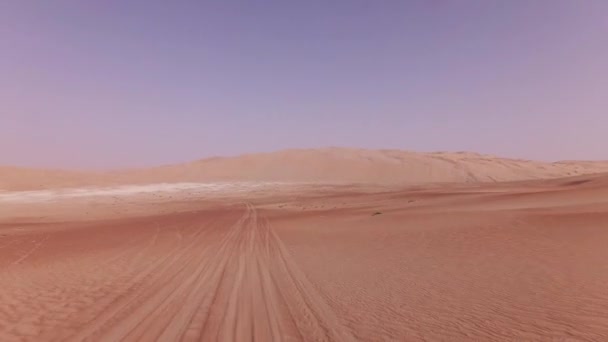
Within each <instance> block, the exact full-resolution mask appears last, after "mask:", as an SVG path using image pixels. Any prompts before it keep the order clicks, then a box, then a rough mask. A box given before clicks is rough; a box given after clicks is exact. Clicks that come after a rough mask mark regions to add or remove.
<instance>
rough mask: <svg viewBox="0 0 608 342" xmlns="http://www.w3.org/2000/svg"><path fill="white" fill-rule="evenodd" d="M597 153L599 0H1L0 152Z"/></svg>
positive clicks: (605, 60) (606, 73)
mask: <svg viewBox="0 0 608 342" xmlns="http://www.w3.org/2000/svg"><path fill="white" fill-rule="evenodd" d="M321 146H353V147H367V148H399V149H408V150H418V151H433V150H451V151H458V150H468V151H476V152H484V153H492V154H497V155H502V156H510V157H523V158H531V159H541V160H556V159H608V1H605V0H597V1H593V0H585V1H579V0H570V1H559V0H546V1H528V0H526V1H514V0H510V1H503V0H496V1H492V0H479V1H466V0H454V1H440V0H424V1H423V0H421V1H405V0H402V1H369V0H365V1H357V0H344V1H331V0H329V1H328V0H322V1H310V0H309V1H278V0H277V1H262V0H260V1H150V0H148V1H128V0H116V1H80V0H78V1H62V0H54V1H47V0H40V1H28V0H14V1H13V0H5V1H1V2H0V164H5V165H7V164H8V165H22V166H47V167H82V168H113V167H122V166H144V165H155V164H164V163H172V162H179V161H188V160H192V159H198V158H202V157H206V156H212V155H233V154H240V153H246V152H255V151H271V150H277V149H283V148H293V147H321Z"/></svg>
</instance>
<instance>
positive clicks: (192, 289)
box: [69, 203, 354, 341]
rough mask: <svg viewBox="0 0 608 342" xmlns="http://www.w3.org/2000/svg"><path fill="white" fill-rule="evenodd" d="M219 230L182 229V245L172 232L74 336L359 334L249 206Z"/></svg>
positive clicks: (343, 337)
mask: <svg viewBox="0 0 608 342" xmlns="http://www.w3.org/2000/svg"><path fill="white" fill-rule="evenodd" d="M219 228H221V227H218V226H217V225H216V224H209V225H207V226H204V227H200V228H199V229H198V230H197V231H196V232H194V233H193V234H192V235H186V234H184V242H187V243H186V244H185V245H181V244H179V243H178V242H179V241H180V240H176V239H175V238H172V241H171V242H170V243H172V244H174V245H175V246H173V247H172V248H170V249H169V250H166V251H164V252H163V253H162V255H159V256H157V257H156V258H155V259H153V260H152V262H151V263H150V264H149V265H147V266H146V267H144V268H143V269H142V270H141V271H138V272H136V273H134V274H132V275H130V278H127V279H128V280H126V283H125V284H124V285H120V286H119V289H118V290H116V291H118V292H120V293H119V294H118V295H117V296H115V298H114V299H113V300H111V301H109V302H106V303H105V304H104V305H103V309H102V310H101V311H98V313H97V314H96V315H95V316H94V317H93V318H91V319H90V320H88V321H87V322H86V323H85V324H83V326H81V328H80V329H79V330H78V331H77V332H76V333H75V334H74V335H72V336H71V338H70V339H69V340H70V341H81V340H90V339H94V340H104V341H139V340H145V341H155V340H156V341H350V340H354V338H353V336H352V335H351V334H350V332H349V331H347V330H346V329H345V328H344V327H343V326H342V325H341V323H340V321H339V319H338V318H337V317H336V316H335V314H334V313H333V312H332V311H331V309H330V307H329V306H328V305H327V304H326V303H325V302H324V300H323V297H321V296H320V294H319V293H318V292H317V290H316V289H315V288H314V286H313V285H312V284H311V283H310V282H309V281H308V279H307V278H306V276H305V275H304V273H302V271H300V270H299V269H298V267H297V265H296V263H295V262H294V261H293V260H292V259H291V256H290V255H289V252H288V250H287V248H286V247H285V246H284V244H283V243H282V241H281V240H280V238H279V237H278V235H276V234H275V233H274V231H273V230H272V229H271V227H270V224H269V222H268V220H267V219H266V218H264V217H261V216H260V214H259V212H258V211H257V209H256V208H255V207H254V206H253V205H252V204H250V203H246V204H244V210H243V212H242V213H241V215H240V217H239V218H238V219H237V220H236V221H235V222H234V223H233V224H232V225H231V226H230V227H228V228H224V229H223V230H219ZM214 229H216V230H214ZM180 232H181V231H180ZM212 232H215V233H217V234H214V233H212ZM158 240H159V232H158V230H157V232H156V234H155V235H154V237H152V238H151V240H150V245H152V246H153V245H154V244H155V243H156V242H157V241H158ZM150 245H148V246H150ZM146 250H147V248H143V249H141V250H140V251H139V253H137V255H135V256H136V257H137V259H141V261H138V262H139V263H142V262H143V256H142V255H141V254H142V253H143V252H144V251H146ZM150 253H151V252H150Z"/></svg>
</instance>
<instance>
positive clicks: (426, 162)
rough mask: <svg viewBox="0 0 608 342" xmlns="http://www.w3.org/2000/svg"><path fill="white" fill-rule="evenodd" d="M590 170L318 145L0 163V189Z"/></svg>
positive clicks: (397, 179) (471, 178)
mask: <svg viewBox="0 0 608 342" xmlns="http://www.w3.org/2000/svg"><path fill="white" fill-rule="evenodd" d="M597 172H608V162H585V161H581V162H576V161H568V162H555V163H543V162H536V161H529V160H519V159H506V158H499V157H495V156H488V155H481V154H476V153H465V152H463V153H416V152H407V151H397V150H362V149H346V148H326V149H311V150H286V151H280V152H273V153H261V154H250V155H243V156H239V157H230V158H210V159H204V160H200V161H196V162H192V163H186V164H178V165H169V166H163V167H156V168H149V169H140V170H125V171H114V172H106V173H96V174H95V173H84V172H81V173H75V172H62V171H43V170H28V169H15V168H0V189H6V190H30V189H40V188H51V187H69V186H82V185H100V184H106V185H110V184H114V185H116V184H147V183H161V182H216V181H285V182H321V183H337V182H340V183H373V184H387V183H388V184H394V183H399V184H420V183H434V182H468V183H476V182H498V181H515V180H528V179H541V178H557V177H567V176H575V175H582V174H591V173H597Z"/></svg>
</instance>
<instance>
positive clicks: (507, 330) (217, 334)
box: [0, 176, 608, 341]
mask: <svg viewBox="0 0 608 342" xmlns="http://www.w3.org/2000/svg"><path fill="white" fill-rule="evenodd" d="M0 205H1V206H2V207H0V303H2V305H1V306H0V341H17V340H26V341H80V340H104V341H119V340H126V341H136V340H143V341H151V340H161V341H177V340H184V341H190V340H192V341H195V340H202V341H249V340H256V341H272V340H275V341H301V340H302V341H351V340H360V341H390V340H392V341H415V340H428V341H493V340H495V341H504V340H515V341H536V340H540V341H543V340H577V341H578V340H583V341H605V340H608V286H607V285H606V284H608V263H607V262H606V260H608V248H606V246H608V178H606V177H605V176H604V177H600V176H593V177H591V176H589V177H586V178H576V179H565V180H562V179H559V180H553V181H534V182H519V183H508V184H504V183H503V184H494V185H467V186H465V185H451V186H447V185H446V186H433V187H430V186H427V187H417V188H410V189H403V188H402V189H399V190H396V189H390V188H377V189H375V190H370V189H369V188H368V189H361V188H357V187H351V188H348V187H335V188H334V189H333V190H332V189H324V190H320V189H318V188H305V187H304V188H302V189H299V190H292V191H289V192H276V193H274V194H273V193H259V194H257V195H255V196H253V195H248V196H243V195H235V196H231V197H225V198H221V199H214V198H209V197H201V198H192V197H188V198H181V197H180V196H173V197H172V198H169V197H167V196H164V197H160V196H154V197H153V198H152V197H150V196H148V197H145V196H144V197H137V198H134V199H133V198H132V199H129V200H126V199H120V198H111V199H109V200H90V201H88V200H84V199H72V200H65V201H56V202H41V203H1V204H0ZM377 212H378V213H381V214H377V215H374V214H375V213H377Z"/></svg>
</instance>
